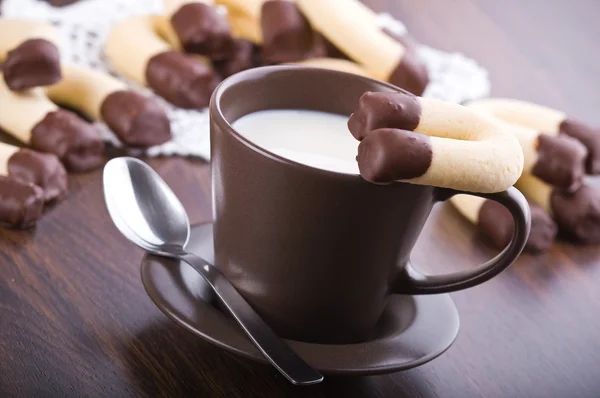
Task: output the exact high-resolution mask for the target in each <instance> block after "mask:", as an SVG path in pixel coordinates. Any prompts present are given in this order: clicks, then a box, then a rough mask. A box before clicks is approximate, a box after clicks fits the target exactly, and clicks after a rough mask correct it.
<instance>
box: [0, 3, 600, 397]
mask: <svg viewBox="0 0 600 398" xmlns="http://www.w3.org/2000/svg"><path fill="white" fill-rule="evenodd" d="M368 3H369V4H370V5H372V6H373V7H374V8H375V9H376V10H378V11H384V10H385V11H389V12H391V13H392V14H393V15H394V16H396V17H398V18H400V19H401V20H403V21H404V22H405V23H406V25H407V27H408V29H409V31H410V32H411V33H412V35H413V36H415V37H416V38H417V39H419V40H420V41H422V42H423V43H426V44H429V45H431V46H434V47H437V48H440V49H443V50H447V51H460V52H463V53H464V54H466V55H468V56H470V57H473V58H475V59H477V60H478V61H479V62H480V63H481V64H482V65H484V66H485V67H487V68H488V69H489V71H490V77H491V80H492V82H493V93H494V95H496V96H510V97H515V98H522V99H528V100H534V101H537V102H540V103H543V104H546V105H549V106H553V107H557V108H559V109H562V110H564V111H566V112H568V113H569V114H571V115H572V116H576V117H578V118H581V119H583V120H586V121H588V122H589V123H593V124H596V125H600V112H598V111H597V107H598V104H600V91H598V89H597V86H598V83H600V79H599V78H598V73H599V71H600V52H598V49H597V43H598V38H600V24H598V22H597V21H598V15H600V2H598V1H596V0H577V1H544V0H529V1H518V0H509V1H497V0H479V1H476V0H452V1H450V0H420V1H411V0H389V1H381V0H380V1H376V0H373V1H369V2H368ZM149 163H150V164H151V165H152V166H153V167H154V168H155V169H156V170H157V171H158V172H159V173H160V174H161V175H162V176H163V177H164V178H165V179H166V180H167V181H168V182H169V184H170V185H171V186H172V187H173V189H174V191H175V192H176V194H177V195H179V197H180V198H181V200H182V202H183V203H184V205H185V206H186V208H187V210H188V211H189V212H190V214H191V219H192V221H193V222H202V221H207V220H210V217H211V211H210V173H209V167H208V165H207V164H206V163H204V162H202V161H193V160H186V159H180V158H174V159H154V160H149ZM70 181H71V192H70V194H69V197H68V199H67V200H66V201H65V202H63V203H61V204H59V205H58V206H56V207H55V208H53V209H50V210H49V211H48V212H47V214H46V215H45V217H44V218H43V220H42V221H41V222H40V223H39V225H38V226H37V228H36V229H35V230H33V231H28V232H18V231H8V230H0V256H1V257H0V258H1V259H0V397H3V398H8V397H80V396H85V397H145V396H148V397H183V396H197V397H244V398H246V397H421V398H425V397H467V398H468V397H528V398H534V397H540V398H541V397H544V398H547V397H590V398H593V397H598V396H600V316H598V314H599V310H598V308H599V307H600V248H599V247H593V246H588V247H585V246H577V245H574V244H571V243H568V242H558V243H556V244H555V246H554V247H553V249H552V250H551V251H550V252H549V253H547V254H545V255H542V256H539V257H530V256H527V255H524V256H522V258H520V259H519V261H518V262H517V263H516V264H515V265H514V266H513V267H511V268H510V269H509V270H508V271H506V272H504V273H503V274H501V275H500V276H499V277H497V278H495V279H494V280H492V281H490V282H488V283H486V284H484V285H482V286H479V287H475V288H472V289H469V290H467V291H463V292H459V293H455V294H453V295H452V296H453V298H454V299H455V301H456V304H457V306H458V309H459V312H460V315H461V332H460V334H459V337H458V339H457V341H456V343H455V344H454V345H453V346H452V347H451V348H450V349H449V351H448V352H446V353H445V354H444V355H442V356H441V357H440V358H438V359H436V360H434V361H433V362H431V363H429V364H426V365H424V366H422V367H420V368H417V369H413V370H410V371H406V372H401V373H396V374H391V375H385V376H371V377H358V378H328V379H327V380H326V381H325V382H324V383H323V384H321V385H318V386H313V387H308V388H295V387H292V386H290V385H289V384H288V383H287V382H286V381H285V380H284V379H283V378H282V377H281V376H279V375H278V374H277V372H276V371H274V370H273V369H271V368H269V367H265V366H255V365H252V364H248V363H246V362H244V361H242V360H238V359H236V358H233V357H232V356H230V355H227V354H225V353H223V352H221V351H220V350H218V349H216V348H214V347H212V346H210V345H208V344H206V343H203V342H202V341H201V340H199V339H197V338H195V337H194V336H192V335H191V334H189V333H188V332H186V331H184V330H183V329H181V328H179V327H178V326H177V325H175V324H174V323H173V322H171V321H169V320H168V319H167V318H166V317H165V316H164V315H163V314H162V313H161V312H160V311H159V310H158V309H157V308H156V307H155V306H154V305H153V304H152V303H151V301H150V299H149V298H148V297H147V296H146V294H145V292H144V289H143V287H142V283H141V281H140V276H139V262H140V259H141V257H142V252H141V250H139V249H137V248H134V247H133V246H132V245H131V244H130V243H128V242H127V241H126V240H125V239H124V238H123V237H121V235H120V234H119V233H118V232H117V230H116V228H115V227H114V226H113V225H112V223H111V221H110V219H109V217H108V214H107V212H106V210H105V207H104V202H103V197H102V186H101V172H100V171H96V172H93V173H90V174H87V175H79V176H73V177H72V178H71V180H70ZM494 254H495V251H494V250H492V249H490V248H489V246H488V245H487V244H486V242H484V241H481V240H480V239H479V238H477V237H476V236H475V231H474V229H473V228H472V227H471V225H469V224H468V223H467V222H466V221H465V220H463V219H462V218H460V216H459V215H458V214H457V213H456V211H455V210H454V209H453V208H451V207H450V205H441V206H439V207H438V208H436V210H435V212H434V214H433V215H432V217H431V219H430V220H429V221H428V223H427V225H426V228H425V231H424V232H423V235H422V237H421V239H420V240H419V242H418V244H417V247H416V249H415V253H414V259H415V261H416V263H417V264H420V266H421V267H422V268H424V269H425V270H427V271H431V272H444V271H450V270H456V269H460V268H465V267H469V266H471V265H473V264H475V263H479V262H481V261H483V260H485V259H487V258H490V257H492V256H493V255H494Z"/></svg>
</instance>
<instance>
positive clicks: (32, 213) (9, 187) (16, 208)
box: [0, 175, 44, 229]
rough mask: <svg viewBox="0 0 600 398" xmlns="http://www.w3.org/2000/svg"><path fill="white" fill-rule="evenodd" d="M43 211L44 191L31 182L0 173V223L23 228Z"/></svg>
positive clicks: (29, 224)
mask: <svg viewBox="0 0 600 398" xmlns="http://www.w3.org/2000/svg"><path fill="white" fill-rule="evenodd" d="M43 211H44V191H43V190H42V188H40V187H38V186H37V185H35V184H32V183H31V182H27V181H24V180H21V179H19V178H13V177H7V176H4V175H0V224H2V225H5V226H9V227H12V228H19V229H25V228H30V227H33V226H34V225H35V223H36V222H37V221H38V220H39V219H40V217H41V216H42V213H43Z"/></svg>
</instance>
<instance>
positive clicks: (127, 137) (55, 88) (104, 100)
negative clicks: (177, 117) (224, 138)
mask: <svg viewBox="0 0 600 398" xmlns="http://www.w3.org/2000/svg"><path fill="white" fill-rule="evenodd" d="M62 70H63V80H62V81H60V82H59V83H57V84H54V85H52V86H50V87H47V88H46V93H47V95H48V97H49V98H50V99H51V100H52V101H54V102H56V103H59V104H61V105H65V106H67V107H69V108H71V109H76V110H78V111H80V112H82V113H83V114H85V115H86V116H87V117H88V118H90V119H94V120H102V121H104V122H105V123H106V124H107V125H108V127H110V129H111V130H113V131H114V132H115V133H116V134H117V136H118V137H119V138H120V139H121V141H123V142H125V143H126V144H128V145H129V146H135V147H149V146H152V145H158V144H162V143H164V142H166V141H168V140H169V139H170V138H171V125H170V122H169V118H168V117H167V114H166V112H165V111H164V109H163V108H162V106H161V104H159V103H158V102H157V101H156V100H155V99H153V98H146V97H144V96H142V95H140V94H138V93H136V92H133V91H131V90H129V89H128V88H127V86H126V85H125V83H123V82H121V81H120V80H117V79H115V78H114V77H112V76H110V75H108V74H106V73H103V72H100V71H95V70H92V69H88V68H85V67H81V66H76V65H70V64H63V65H62Z"/></svg>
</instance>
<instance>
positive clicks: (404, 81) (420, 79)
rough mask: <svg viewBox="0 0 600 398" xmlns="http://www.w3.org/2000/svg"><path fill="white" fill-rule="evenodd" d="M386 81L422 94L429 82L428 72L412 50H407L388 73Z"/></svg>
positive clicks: (416, 93)
mask: <svg viewBox="0 0 600 398" xmlns="http://www.w3.org/2000/svg"><path fill="white" fill-rule="evenodd" d="M388 81H389V82H390V83H392V84H393V85H395V86H398V87H400V88H403V89H405V90H406V91H408V92H410V93H413V94H415V95H419V96H420V95H422V94H423V93H424V92H425V88H427V85H428V84H429V72H428V71H427V68H426V67H425V64H423V63H422V62H421V61H420V60H419V59H418V56H417V53H416V52H414V51H409V50H408V49H407V51H406V52H405V53H404V55H403V56H402V58H401V59H400V63H399V64H398V66H397V67H396V69H394V71H393V72H392V73H391V74H390V77H389V78H388Z"/></svg>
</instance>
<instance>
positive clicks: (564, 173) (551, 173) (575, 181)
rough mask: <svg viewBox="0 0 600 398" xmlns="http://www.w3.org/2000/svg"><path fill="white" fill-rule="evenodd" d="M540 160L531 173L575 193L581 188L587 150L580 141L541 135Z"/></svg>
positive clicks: (559, 136)
mask: <svg viewBox="0 0 600 398" xmlns="http://www.w3.org/2000/svg"><path fill="white" fill-rule="evenodd" d="M537 155H538V160H537V162H536V164H535V165H534V166H533V169H532V170H531V173H532V174H533V175H534V176H536V177H538V178H540V179H541V180H542V181H544V182H546V183H548V184H550V185H553V186H556V187H560V188H563V189H565V190H567V191H575V190H576V189H578V188H579V187H580V186H581V183H582V179H583V175H584V172H585V170H584V160H585V158H586V156H587V149H586V148H585V146H583V144H582V143H581V142H579V141H578V140H576V139H574V138H571V137H568V136H566V135H558V136H549V135H546V134H540V135H539V137H538V144H537Z"/></svg>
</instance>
